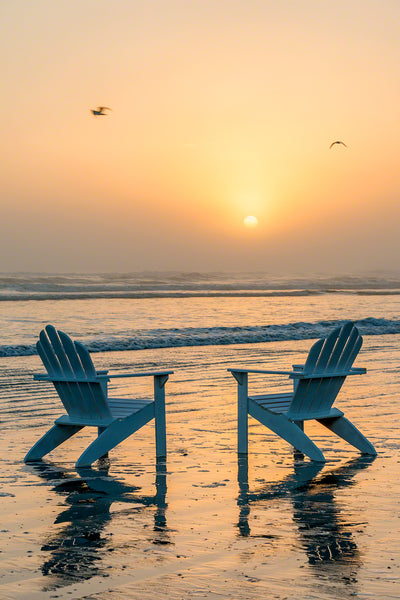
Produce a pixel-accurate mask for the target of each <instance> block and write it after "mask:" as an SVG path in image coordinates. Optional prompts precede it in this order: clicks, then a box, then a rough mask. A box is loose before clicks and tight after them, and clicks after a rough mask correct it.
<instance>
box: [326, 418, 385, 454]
mask: <svg viewBox="0 0 400 600" xmlns="http://www.w3.org/2000/svg"><path fill="white" fill-rule="evenodd" d="M318 422H319V423H321V424H322V425H324V426H325V427H327V428H328V429H330V430H331V431H332V432H333V433H336V435H338V436H339V437H341V438H343V439H344V440H345V441H346V442H348V443H349V444H350V445H351V446H354V448H357V450H360V452H362V453H363V454H371V455H372V456H376V450H375V448H374V447H373V445H372V444H371V442H369V441H368V440H367V438H366V437H364V436H363V434H362V433H361V432H360V431H359V430H358V429H357V427H355V426H354V425H353V423H351V422H350V421H349V420H348V419H346V418H345V417H335V418H333V419H318Z"/></svg>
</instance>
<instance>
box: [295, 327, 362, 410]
mask: <svg viewBox="0 0 400 600" xmlns="http://www.w3.org/2000/svg"><path fill="white" fill-rule="evenodd" d="M362 342H363V340H362V337H361V335H360V334H359V332H358V329H357V327H356V326H355V325H354V324H353V323H351V322H348V323H345V325H343V326H342V327H338V328H337V329H335V330H334V331H332V333H331V334H330V335H328V336H327V337H326V338H322V339H321V340H318V342H316V343H315V344H314V345H313V346H312V347H311V350H310V352H309V354H308V357H307V360H306V363H305V365H304V368H303V371H302V373H303V374H304V375H307V376H308V377H309V378H308V379H300V380H299V381H298V383H297V385H296V388H295V391H294V394H293V400H292V403H291V405H290V408H289V411H288V414H289V416H290V418H294V419H295V418H296V416H298V418H299V419H300V415H301V416H302V418H307V414H308V413H309V414H310V415H311V414H318V413H321V414H322V413H326V412H327V411H329V409H330V408H331V406H332V404H333V402H334V401H335V398H336V396H337V395H338V393H339V391H340V388H341V387H342V385H343V383H344V380H345V379H346V375H343V376H335V377H332V378H330V377H326V375H329V374H330V373H331V374H332V376H333V375H336V374H339V373H343V372H346V371H348V370H349V369H350V368H351V367H352V365H353V362H354V360H355V358H356V356H357V354H358V353H359V351H360V348H361V346H362ZM321 375H324V377H321Z"/></svg>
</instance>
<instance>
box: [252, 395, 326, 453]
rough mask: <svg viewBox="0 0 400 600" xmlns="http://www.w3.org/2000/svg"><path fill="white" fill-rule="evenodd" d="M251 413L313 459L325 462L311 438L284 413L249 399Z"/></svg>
mask: <svg viewBox="0 0 400 600" xmlns="http://www.w3.org/2000/svg"><path fill="white" fill-rule="evenodd" d="M249 414H250V415H251V416H252V417H254V418H255V419H257V420H258V421H260V423H262V424H263V425H265V427H268V428H269V429H271V431H273V432H274V433H276V434H277V435H279V436H280V437H281V438H283V439H284V440H286V441H287V442H288V443H289V444H291V445H292V446H294V447H295V448H296V449H297V450H299V451H300V452H302V453H303V454H306V455H307V456H308V457H309V458H311V460H315V461H318V462H325V457H324V455H323V454H322V452H321V450H320V449H319V448H318V447H317V446H316V445H315V444H314V442H312V441H311V440H310V438H309V437H308V436H307V435H306V434H305V433H304V432H303V431H302V430H301V429H300V427H298V425H296V424H295V423H292V421H289V419H288V418H287V417H285V416H284V415H279V414H276V413H273V412H271V411H270V410H268V409H265V408H261V406H259V405H258V404H257V403H256V402H254V401H253V400H249Z"/></svg>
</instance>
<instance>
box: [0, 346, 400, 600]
mask: <svg viewBox="0 0 400 600" xmlns="http://www.w3.org/2000/svg"><path fill="white" fill-rule="evenodd" d="M368 342H369V340H367V343H366V344H365V349H364V357H363V358H364V360H363V361H362V364H363V365H364V364H365V366H366V367H367V368H369V369H370V370H371V375H367V376H366V377H365V380H366V381H365V382H364V381H361V380H357V382H356V383H353V382H349V384H348V385H347V384H346V389H345V390H344V393H343V398H342V399H341V402H343V405H344V406H345V408H346V410H349V412H350V413H352V414H353V415H355V416H356V418H355V420H356V421H357V424H359V426H360V429H362V430H364V431H366V432H367V433H368V435H369V436H370V437H371V439H372V441H373V443H375V444H376V446H377V449H378V452H379V455H378V457H377V459H376V460H375V461H373V462H371V463H370V464H368V465H366V464H365V463H363V461H362V460H360V459H359V455H358V454H357V452H354V451H353V450H352V449H351V448H349V447H347V446H346V445H345V443H344V442H343V443H342V442H341V441H340V440H338V439H337V438H336V437H335V436H330V435H329V434H326V433H325V431H324V430H323V429H322V428H320V427H319V426H318V425H316V426H312V429H311V430H310V431H311V436H312V437H313V438H314V439H317V440H318V444H320V445H321V447H322V448H324V450H326V455H327V457H328V463H327V465H326V466H324V467H323V469H322V470H321V471H318V472H315V469H316V467H315V465H313V464H311V463H309V462H308V461H305V462H304V463H301V462H300V461H294V458H293V453H292V450H291V448H290V446H288V445H287V444H286V443H285V442H283V441H282V440H280V438H278V437H277V436H274V435H273V434H269V433H268V432H266V430H265V428H264V430H263V428H262V427H261V426H258V424H257V423H256V422H254V421H252V422H251V423H250V454H249V457H248V462H249V468H248V483H246V481H245V480H243V478H239V486H238V462H237V455H236V388H235V384H234V381H233V379H232V378H231V377H230V375H229V374H228V373H227V372H226V370H225V369H226V368H227V366H231V365H232V363H235V364H240V363H244V360H245V359H248V361H250V362H256V361H260V357H261V358H262V359H263V360H264V362H266V358H265V356H264V348H263V346H262V345H258V344H254V345H252V346H251V347H249V346H237V347H234V348H232V347H231V348H230V347H215V348H212V352H211V351H210V349H209V348H206V347H203V348H199V347H197V348H182V349H173V350H169V349H165V350H161V351H145V352H140V353H138V354H137V355H136V354H135V360H137V361H138V362H140V361H143V369H144V370H146V369H148V368H150V367H153V366H154V364H158V363H162V364H163V365H164V364H168V365H169V366H171V367H172V368H174V369H175V372H176V374H175V375H174V376H172V377H171V379H170V381H169V382H168V384H167V386H168V387H167V438H168V459H167V473H166V479H165V482H166V493H165V501H160V502H159V505H157V501H156V499H155V496H156V495H157V485H156V484H155V483H156V482H155V479H156V468H155V457H154V439H153V438H154V432H153V429H152V427H150V426H146V427H144V428H143V429H142V430H141V432H140V435H134V436H131V437H130V438H129V439H128V440H126V442H124V443H123V444H121V445H120V447H119V448H117V449H116V450H115V451H113V452H111V453H110V459H111V460H110V468H109V471H108V474H107V476H106V477H103V478H102V479H100V482H97V483H96V477H94V479H92V480H91V481H87V482H86V485H87V487H85V485H83V484H82V481H85V476H84V475H82V476H79V475H78V474H77V473H76V471H74V469H73V464H74V457H76V456H77V455H79V451H80V449H81V448H82V447H83V446H84V444H85V443H86V440H85V441H84V440H82V439H79V437H78V436H77V438H76V440H71V441H70V442H69V443H68V444H67V443H66V444H65V445H63V446H65V447H60V448H59V449H58V450H57V452H54V453H53V456H49V459H48V460H49V464H51V462H52V461H56V462H53V467H54V468H53V471H52V469H51V468H50V467H49V471H48V475H49V478H48V479H47V480H46V479H45V478H44V477H43V476H41V475H40V474H38V473H37V472H36V471H35V469H34V468H32V467H30V466H27V465H23V464H22V462H21V460H22V457H23V455H24V451H25V450H26V448H28V447H30V445H31V442H33V440H34V439H36V438H37V437H38V433H40V431H41V430H42V429H45V428H47V427H48V424H49V421H50V419H51V418H52V417H57V416H58V415H59V414H60V407H59V405H58V404H56V403H55V402H54V401H53V400H52V397H53V396H51V394H50V392H49V391H48V390H47V391H46V393H45V395H43V388H41V387H40V386H38V385H37V384H33V383H31V381H30V380H29V381H28V380H27V378H26V373H27V372H31V371H32V364H34V363H33V358H29V357H28V358H26V359H25V358H23V359H21V360H20V361H19V362H18V364H17V367H19V368H20V369H21V373H20V374H19V375H18V373H16V378H17V380H18V381H19V382H20V383H19V384H18V389H17V390H16V391H15V390H14V391H13V394H14V396H13V398H12V399H13V400H15V402H13V403H11V404H10V407H11V408H10V409H9V410H10V415H9V421H7V420H6V422H5V427H3V429H2V430H1V431H0V442H1V443H2V447H3V456H4V458H3V466H2V470H1V472H0V481H1V483H2V493H3V494H12V495H8V496H7V495H6V496H2V498H1V500H2V519H3V526H2V529H3V530H6V531H2V532H0V541H1V543H2V545H1V549H2V550H3V552H2V554H1V557H2V566H1V569H0V596H1V597H2V598H5V599H7V600H8V599H10V600H11V599H12V600H26V598H27V597H29V599H30V600H39V599H40V600H43V599H44V600H48V599H49V600H50V596H51V595H54V594H58V595H59V597H63V596H62V594H65V597H68V598H72V599H76V600H78V599H79V600H81V599H82V598H87V599H88V600H105V599H107V600H108V599H109V600H119V598H130V599H131V598H132V599H135V598H137V599H140V600H147V598H148V599H153V598H161V597H167V598H171V600H172V599H175V598H176V599H179V600H181V599H182V598H185V600H186V599H188V600H191V599H192V598H193V599H196V600H197V598H211V599H212V600H213V599H215V600H217V599H218V600H220V599H221V598H229V597H233V598H235V597H237V598H238V599H242V598H243V599H244V598H249V599H251V600H253V599H254V600H255V599H256V598H257V599H259V598H260V597H271V598H273V597H274V595H275V596H276V598H279V599H281V598H284V597H285V596H287V597H289V598H290V599H291V600H300V598H301V599H304V598H305V597H307V595H308V596H310V597H315V598H317V597H318V598H321V599H323V600H325V599H326V600H328V599H329V600H337V598H339V597H340V598H346V600H347V598H351V597H354V593H360V597H362V594H363V593H364V592H363V590H365V589H366V586H368V590H369V593H371V594H372V593H373V592H374V591H375V592H376V594H375V597H382V598H385V599H386V598H390V597H391V596H390V594H387V588H386V592H385V591H384V592H383V593H381V592H382V589H384V588H382V589H381V587H380V586H383V585H384V582H385V581H386V582H387V581H388V576H389V575H390V576H392V577H393V581H394V578H395V576H396V574H398V568H399V565H398V561H397V562H393V561H391V558H393V557H395V556H397V554H396V553H397V550H399V542H398V539H397V536H396V530H395V527H393V515H397V512H398V510H397V509H398V507H397V498H398V494H397V491H398V480H397V476H396V473H397V467H398V464H397V460H398V442H397V441H396V440H397V439H398V425H397V421H396V420H395V418H394V416H395V414H396V405H395V402H393V398H394V397H398V395H399V393H400V387H399V386H400V383H392V384H391V385H390V386H389V387H388V386H387V385H386V384H385V381H386V380H385V377H386V378H387V373H382V372H380V371H379V372H378V371H377V369H376V368H375V371H374V362H375V361H376V360H377V357H378V358H379V357H382V356H383V358H381V361H382V360H384V361H385V364H386V366H387V369H388V370H390V371H391V373H393V374H395V373H396V369H397V366H398V356H399V355H398V353H397V354H395V353H394V351H392V352H393V354H392V355H389V353H386V350H385V348H386V343H387V341H386V340H383V341H382V344H381V346H379V343H380V341H379V339H378V338H375V339H374V340H373V345H372V344H371V350H369V346H368ZM308 345H309V344H308V343H307V344H304V343H301V342H290V343H281V344H271V348H270V349H269V351H268V357H267V358H268V363H269V364H278V362H279V363H280V364H281V363H282V357H283V358H284V361H283V362H284V363H287V364H291V363H292V362H296V361H297V360H298V359H299V357H300V356H301V355H302V351H303V348H304V347H305V346H308ZM381 348H382V349H381ZM385 353H386V354H387V355H386V354H385ZM110 357H111V362H112V363H113V364H115V365H116V368H117V369H121V370H124V369H125V370H126V371H128V370H131V363H132V354H131V353H108V354H107V355H101V354H98V355H96V357H95V358H96V365H98V368H102V367H103V363H104V365H109V364H110ZM246 362H247V361H246ZM8 363H10V364H11V363H12V359H6V360H5V361H4V364H5V365H6V364H8ZM171 363H172V364H171ZM12 364H13V367H12V368H13V370H14V372H15V370H16V367H15V361H14V363H12ZM194 364H195V365H197V366H196V367H194V366H193V365H194ZM24 377H25V379H24ZM18 378H19V379H18ZM393 381H394V380H393ZM134 385H136V383H135V382H131V381H128V380H124V381H123V380H121V385H119V384H118V385H117V386H115V395H119V394H121V395H123V396H125V395H129V391H132V389H133V386H134ZM140 385H142V384H140ZM143 385H144V386H145V384H143ZM277 385H278V383H277ZM4 389H5V393H6V394H8V393H9V391H8V390H7V388H4ZM139 391H140V392H141V393H143V394H145V395H146V394H147V392H149V393H151V390H147V389H146V388H145V387H143V388H139ZM3 396H4V398H5V395H4V392H3ZM7 401H9V396H7ZM3 402H5V401H3ZM377 402H379V405H380V407H381V410H380V411H379V414H378V411H377V408H376V407H377ZM35 403H36V404H38V403H42V404H40V406H41V408H40V409H39V410H38V411H37V413H35V414H38V415H39V416H38V419H37V421H36V422H35V423H32V411H31V410H30V406H31V405H34V404H35ZM3 405H4V406H5V407H6V405H5V404H3ZM7 406H8V405H7ZM16 406H18V411H19V412H18V417H19V424H20V427H18V428H16V427H14V425H13V423H14V421H13V419H15V418H16V416H15V414H14V412H13V411H15V407H16ZM5 410H6V408H4V409H3V415H5V416H6V417H7V415H6V414H5ZM32 425H34V426H33V427H32ZM7 426H9V427H13V428H12V429H11V431H12V435H10V430H8V431H7V429H6V427H7ZM382 432H384V434H383V433H382ZM92 435H94V434H93V433H92V432H90V431H89V430H88V431H87V432H85V433H83V436H84V437H90V436H92ZM382 439H383V440H384V441H383V442H382ZM364 464H365V467H364V466H363V465H364ZM318 469H319V467H318ZM62 473H64V476H63V475H62ZM42 475H43V473H42ZM98 483H100V484H102V485H103V489H101V487H100V488H99V487H98ZM104 485H105V486H106V487H104ZM247 485H248V488H247V487H246V486H247ZM107 486H108V487H107ZM160 493H161V494H162V490H161V491H160ZM384 495H385V498H384V499H383V496H384ZM85 514H86V515H87V518H86V520H85V518H84V516H85ZM89 521H90V523H91V524H92V525H93V527H94V529H93V530H91V529H89V530H88V529H87V524H88V522H89ZM396 525H397V522H396ZM85 533H88V535H86V537H85ZM74 539H75V540H78V542H79V539H80V541H81V542H82V545H81V546H79V543H78V545H76V544H73V545H74V546H76V547H74V548H72V554H75V557H77V556H79V553H80V551H81V550H82V549H83V548H85V543H86V549H87V550H88V554H87V555H85V560H88V561H89V563H88V564H86V563H84V561H83V562H82V564H83V568H82V571H81V577H79V576H78V574H75V575H76V577H75V580H74V581H72V579H71V573H70V572H68V570H67V569H66V568H65V570H64V571H63V570H62V566H63V561H67V563H68V558H69V557H68V555H67V552H65V553H64V554H65V556H64V555H63V552H64V550H66V546H65V545H64V540H65V541H67V540H70V541H71V543H72V541H73V540H74ZM85 540H86V542H85ZM70 551H71V548H69V550H68V552H70ZM58 553H61V556H60V555H59V554H58ZM53 559H55V563H54V564H58V565H59V566H60V569H59V572H56V573H53V574H51V568H52V562H51V561H52V560H53ZM90 560H91V563H90ZM67 563H66V564H67ZM85 564H86V566H87V568H86V566H85ZM45 565H46V567H45V569H44V570H45V571H46V570H48V573H49V574H48V575H46V574H44V573H43V567H44V566H45ZM388 566H392V567H393V568H392V570H388ZM64 567H65V564H64ZM85 569H86V575H87V576H89V577H90V578H89V579H85ZM379 577H380V578H381V579H379ZM354 579H357V582H355V581H354ZM293 582H296V587H295V589H294V588H293ZM52 585H55V586H56V587H57V590H58V591H57V590H56V589H55V588H54V589H53V590H52V591H48V592H43V591H42V590H43V587H46V586H47V589H50V587H51V586H52ZM388 585H389V584H388ZM393 585H394V584H393ZM61 588H63V589H61ZM232 591H233V592H234V593H235V594H236V596H232V595H231V594H232ZM66 594H68V595H66ZM313 594H314V596H313ZM352 594H353V596H352Z"/></svg>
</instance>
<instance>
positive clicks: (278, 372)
mask: <svg viewBox="0 0 400 600" xmlns="http://www.w3.org/2000/svg"><path fill="white" fill-rule="evenodd" d="M227 370H228V371H230V372H231V373H261V374H266V375H289V377H290V376H292V377H301V376H302V374H301V373H295V372H294V371H272V370H269V369H268V370H267V369H241V368H237V369H234V368H232V369H227Z"/></svg>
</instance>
